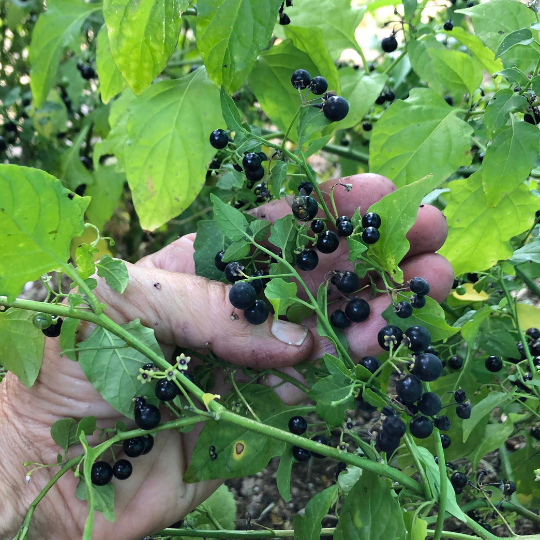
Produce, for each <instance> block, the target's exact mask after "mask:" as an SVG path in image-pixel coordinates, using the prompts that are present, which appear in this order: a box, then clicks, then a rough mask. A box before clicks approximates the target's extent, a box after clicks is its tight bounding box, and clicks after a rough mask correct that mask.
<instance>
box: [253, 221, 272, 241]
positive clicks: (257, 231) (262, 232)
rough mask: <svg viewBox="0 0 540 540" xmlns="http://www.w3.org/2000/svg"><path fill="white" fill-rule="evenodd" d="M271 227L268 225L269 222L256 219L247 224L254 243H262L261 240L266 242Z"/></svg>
mask: <svg viewBox="0 0 540 540" xmlns="http://www.w3.org/2000/svg"><path fill="white" fill-rule="evenodd" d="M271 225H272V223H270V221H266V220H265V219H256V220H255V221H252V222H251V223H250V224H249V231H250V233H251V235H252V236H253V238H255V241H256V242H262V241H263V240H266V237H267V236H268V233H269V232H270V226H271Z"/></svg>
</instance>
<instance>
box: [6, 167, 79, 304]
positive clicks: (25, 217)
mask: <svg viewBox="0 0 540 540" xmlns="http://www.w3.org/2000/svg"><path fill="white" fill-rule="evenodd" d="M0 193H2V200H1V201H0V244H1V245H2V257H1V258H0V295H6V296H7V297H8V302H11V301H13V300H14V299H15V298H16V296H17V295H18V294H19V293H20V291H21V290H22V288H23V286H24V284H25V283H26V282H28V281H34V280H36V279H38V278H39V277H40V276H41V275H43V274H45V273H47V272H51V271H52V270H57V269H59V268H61V267H62V266H63V265H65V264H67V260H68V259H69V250H70V246H71V239H72V238H73V237H75V236H81V235H82V233H83V231H84V222H83V214H84V210H85V208H86V206H87V204H88V199H82V198H80V197H77V196H76V195H75V196H74V195H73V194H72V193H70V192H69V191H68V190H67V189H65V188H64V187H62V184H61V183H60V181H59V180H57V179H56V178H54V177H53V176H50V175H49V174H47V173H46V172H44V171H40V170H37V169H29V168H26V167H18V166H16V165H0ZM70 196H71V197H73V198H71V199H70Z"/></svg>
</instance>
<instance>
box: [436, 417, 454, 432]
mask: <svg viewBox="0 0 540 540" xmlns="http://www.w3.org/2000/svg"><path fill="white" fill-rule="evenodd" d="M435 425H436V426H437V429H440V430H441V431H448V430H449V429H450V425H451V423H450V418H448V416H444V415H443V416H437V418H435Z"/></svg>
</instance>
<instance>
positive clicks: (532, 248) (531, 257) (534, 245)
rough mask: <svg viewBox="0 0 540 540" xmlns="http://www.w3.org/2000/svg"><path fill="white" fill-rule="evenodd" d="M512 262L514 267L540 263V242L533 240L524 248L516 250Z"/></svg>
mask: <svg viewBox="0 0 540 540" xmlns="http://www.w3.org/2000/svg"><path fill="white" fill-rule="evenodd" d="M510 262H511V263H512V264H513V265H514V266H517V265H518V264H522V263H525V262H535V263H540V241H539V240H538V239H534V238H533V239H531V240H530V241H529V242H528V243H527V244H525V245H524V246H523V247H522V248H519V249H516V251H514V254H513V255H512V258H511V259H510Z"/></svg>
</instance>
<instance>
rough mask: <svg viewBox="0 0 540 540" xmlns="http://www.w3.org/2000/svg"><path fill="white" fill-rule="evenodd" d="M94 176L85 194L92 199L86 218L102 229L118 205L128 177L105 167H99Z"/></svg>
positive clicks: (112, 168)
mask: <svg viewBox="0 0 540 540" xmlns="http://www.w3.org/2000/svg"><path fill="white" fill-rule="evenodd" d="M92 176H93V177H94V181H93V183H92V184H91V185H90V186H88V187H87V188H86V193H85V195H87V196H89V197H91V198H92V199H91V201H90V204H89V205H88V208H87V210H86V218H87V219H88V222H89V223H92V224H93V225H95V226H96V227H97V228H98V229H102V228H103V226H104V225H105V223H107V221H109V219H110V218H111V217H112V215H113V213H114V210H115V208H116V206H117V205H118V201H119V200H120V196H121V195H122V191H123V190H124V183H125V181H126V177H125V176H124V175H123V174H118V173H117V172H116V171H115V170H114V167H103V166H98V168H97V169H95V170H94V172H93V173H92Z"/></svg>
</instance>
